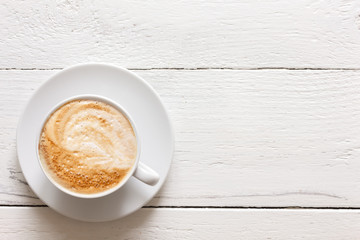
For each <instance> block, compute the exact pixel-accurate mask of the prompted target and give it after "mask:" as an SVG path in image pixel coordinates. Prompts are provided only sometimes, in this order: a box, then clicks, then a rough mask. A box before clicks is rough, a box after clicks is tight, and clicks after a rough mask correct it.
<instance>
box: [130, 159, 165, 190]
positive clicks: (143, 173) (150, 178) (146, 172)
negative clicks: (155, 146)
mask: <svg viewBox="0 0 360 240" xmlns="http://www.w3.org/2000/svg"><path fill="white" fill-rule="evenodd" d="M134 177H136V178H137V179H139V180H140V181H142V182H144V183H146V184H148V185H151V186H154V185H155V184H157V183H158V181H159V179H160V176H159V174H158V173H157V172H155V171H154V170H153V169H152V168H150V167H148V166H147V165H145V164H144V163H142V162H139V164H138V167H137V169H136V170H135V173H134Z"/></svg>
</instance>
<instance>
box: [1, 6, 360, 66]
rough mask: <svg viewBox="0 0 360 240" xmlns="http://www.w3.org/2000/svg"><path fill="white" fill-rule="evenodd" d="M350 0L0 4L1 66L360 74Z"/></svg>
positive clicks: (359, 30) (359, 28)
mask: <svg viewBox="0 0 360 240" xmlns="http://www.w3.org/2000/svg"><path fill="white" fill-rule="evenodd" d="M359 14H360V2H359V1H357V0H349V1H342V0H334V1H320V0H316V1H314V0H301V1H295V2H293V1H287V0H271V1H258V0H256V1H254V0H243V1H233V0H226V1H223V0H221V1H220V0H211V1H208V0H200V1H183V0H176V1H160V2H159V1H130V0H127V1H121V2H119V1H115V0H111V1H110V0H108V1H93V0H76V1H65V0H59V1H45V2H44V1H36V0H30V1H21V3H20V2H18V1H10V0H6V1H1V3H0V16H1V21H0V36H2V38H1V39H0V49H2V51H1V58H0V67H1V68H61V67H65V66H68V65H71V64H75V63H79V62H88V61H105V62H113V63H117V64H119V65H122V66H124V67H128V68H268V67H273V68H283V67H285V68H360V15H359Z"/></svg>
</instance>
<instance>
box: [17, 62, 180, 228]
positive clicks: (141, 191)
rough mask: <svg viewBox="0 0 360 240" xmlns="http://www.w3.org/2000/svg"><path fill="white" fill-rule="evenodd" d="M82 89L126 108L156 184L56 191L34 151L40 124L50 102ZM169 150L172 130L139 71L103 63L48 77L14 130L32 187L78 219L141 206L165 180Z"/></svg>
mask: <svg viewBox="0 0 360 240" xmlns="http://www.w3.org/2000/svg"><path fill="white" fill-rule="evenodd" d="M80 94H96V95H100V96H104V97H107V98H110V99H112V100H113V101H115V102H117V103H119V104H120V105H121V106H123V107H124V108H125V109H126V110H127V112H128V113H129V114H130V115H131V116H132V118H133V120H134V122H135V123H136V127H137V129H138V132H139V134H140V135H141V136H142V138H141V139H142V148H141V158H140V161H141V162H144V163H145V164H147V165H148V166H149V167H151V168H153V169H154V170H155V171H156V172H158V173H159V175H160V181H159V183H158V184H157V185H155V186H153V187H152V186H148V185H146V184H144V183H142V182H140V181H139V180H137V179H135V178H134V177H131V179H129V181H128V182H127V183H126V184H125V185H124V186H123V187H122V188H121V189H119V190H118V191H116V192H114V193H112V194H110V195H108V196H105V197H102V198H97V199H80V198H76V197H72V196H69V195H67V194H65V193H64V192H62V191H60V190H59V189H58V188H56V187H55V186H54V185H53V184H52V183H51V182H50V181H49V180H48V179H47V178H46V176H45V174H44V173H43V171H42V170H41V168H40V165H39V162H38V160H37V156H36V148H37V146H36V137H37V136H36V135H37V134H38V131H37V130H38V129H39V125H41V124H42V122H43V119H44V117H45V116H46V115H47V114H48V112H49V111H50V110H51V109H52V107H53V106H55V105H56V104H57V103H59V102H61V101H62V100H64V99H66V98H69V97H71V96H74V95H80ZM40 127H41V126H40ZM173 150H174V134H173V131H172V127H171V123H170V120H169V117H168V114H167V112H166V110H165V107H164V105H163V104H162V102H161V100H160V98H159V96H158V94H157V93H156V92H155V91H154V89H153V88H152V87H151V86H150V85H149V84H148V83H146V82H145V81H144V80H143V79H141V78H140V77H138V76H137V75H135V74H133V73H131V72H129V71H127V70H126V69H122V68H119V67H115V66H112V65H107V64H81V65H77V66H74V67H70V68H68V69H65V70H63V71H61V72H59V73H58V74H56V75H55V76H53V77H51V78H50V79H49V80H48V81H46V82H45V83H44V84H43V85H42V86H41V87H40V88H39V89H38V90H37V91H36V92H35V94H34V95H33V96H32V98H31V99H30V101H29V102H28V104H27V106H26V108H25V110H24V112H23V115H22V117H21V118H20V121H19V125H18V129H17V153H18V158H19V162H20V166H21V169H22V171H23V174H24V176H25V178H26V180H27V182H28V184H29V186H30V187H31V189H32V190H33V191H34V192H35V194H36V195H37V196H38V197H39V198H40V199H41V200H42V201H43V202H45V203H46V204H47V205H48V206H49V207H51V208H52V209H54V210H55V211H57V212H59V213H61V214H63V215H65V216H68V217H70V218H74V219H78V220H82V221H90V222H102V221H110V220H114V219H118V218H121V217H124V216H126V215H128V214H131V213H133V212H134V211H136V210H138V209H139V208H141V207H142V206H144V205H145V204H146V203H147V202H148V201H149V200H150V199H152V198H153V197H154V195H155V194H156V193H157V192H158V190H159V189H160V187H161V186H162V185H163V183H164V181H165V178H166V175H167V173H168V171H169V168H170V165H171V160H172V155H173Z"/></svg>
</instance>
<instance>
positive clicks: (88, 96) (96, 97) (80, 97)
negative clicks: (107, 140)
mask: <svg viewBox="0 0 360 240" xmlns="http://www.w3.org/2000/svg"><path fill="white" fill-rule="evenodd" d="M75 100H96V101H100V102H104V103H106V104H109V105H110V106H112V107H114V108H116V109H117V110H118V111H120V112H121V113H122V114H123V115H124V116H125V117H126V118H127V119H128V121H129V122H130V125H131V127H132V129H133V131H134V134H135V139H136V145H137V148H136V158H135V162H134V164H133V166H132V168H131V170H130V171H129V172H128V173H127V175H126V176H125V178H124V179H122V181H121V182H120V183H119V184H118V185H116V186H115V187H112V188H110V189H108V190H106V191H102V192H99V193H92V194H86V193H77V192H74V191H71V190H68V189H67V188H65V187H63V186H61V185H60V184H59V183H57V182H56V181H55V180H54V179H53V178H52V177H51V176H50V174H48V173H47V171H46V170H45V169H44V167H43V164H42V163H41V160H40V155H39V141H40V136H41V133H42V131H43V129H44V126H45V124H46V122H47V121H48V119H49V118H50V116H51V115H52V114H53V113H54V112H55V111H56V110H58V109H59V108H60V107H61V106H63V105H65V104H66V103H68V102H71V101H75ZM35 147H36V157H37V160H38V163H39V165H40V168H41V170H42V172H43V173H44V174H45V176H46V177H47V179H48V180H49V181H50V182H51V183H52V184H53V185H54V186H55V187H57V188H58V189H59V190H61V191H62V192H64V193H66V194H68V195H71V196H74V197H78V198H86V199H93V198H100V197H104V196H107V195H109V194H111V193H113V192H115V191H117V190H118V189H120V188H121V187H122V186H124V185H125V184H126V183H127V181H128V180H129V179H130V177H131V176H133V175H134V172H135V170H136V169H137V167H138V164H139V160H140V152H141V144H140V138H139V134H138V131H137V129H136V126H135V123H134V121H133V119H132V118H131V117H130V115H129V113H128V112H127V111H126V110H125V109H124V108H123V107H122V106H121V105H119V104H118V103H116V102H115V101H113V100H111V99H109V98H107V97H104V96H100V95H97V94H80V95H74V96H71V97H69V98H66V99H64V100H62V101H60V102H59V103H57V104H55V105H54V107H52V108H51V110H50V111H49V112H48V113H47V114H46V116H45V118H44V120H43V122H42V124H41V128H40V130H39V133H38V134H37V135H36V145H35Z"/></svg>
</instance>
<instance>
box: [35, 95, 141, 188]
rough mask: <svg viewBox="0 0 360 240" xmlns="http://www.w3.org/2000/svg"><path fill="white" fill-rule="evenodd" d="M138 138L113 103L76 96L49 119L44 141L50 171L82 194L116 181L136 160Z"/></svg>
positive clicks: (43, 155)
mask: <svg viewBox="0 0 360 240" xmlns="http://www.w3.org/2000/svg"><path fill="white" fill-rule="evenodd" d="M136 153H137V146H136V138H135V134H134V131H133V129H132V127H131V124H130V123H129V121H128V119H127V118H126V117H125V116H124V115H123V114H122V113H120V112H119V111H118V110H116V109H115V108H114V107H112V106H110V105H108V104H106V103H103V102H100V101H94V100H74V101H71V102H69V103H66V104H65V105H63V106H61V107H60V108H58V109H57V110H56V111H55V112H54V113H53V114H52V115H51V116H50V118H49V119H48V120H47V122H46V123H45V126H44V128H43V130H42V133H41V137H40V142H39V156H40V160H41V162H42V165H43V167H44V168H45V170H46V171H47V172H48V173H49V174H50V175H51V176H52V178H53V179H54V180H55V181H57V182H58V183H59V184H60V185H62V186H64V187H66V188H68V189H70V190H72V191H74V192H79V193H97V192H101V191H105V190H107V189H109V188H111V187H113V186H116V185H117V184H118V183H120V182H121V180H122V179H123V178H124V177H125V176H126V174H127V173H128V171H129V170H130V169H131V167H132V166H133V164H134V162H135V158H136Z"/></svg>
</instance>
